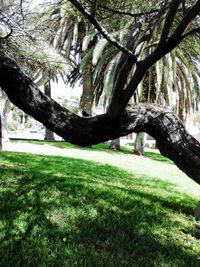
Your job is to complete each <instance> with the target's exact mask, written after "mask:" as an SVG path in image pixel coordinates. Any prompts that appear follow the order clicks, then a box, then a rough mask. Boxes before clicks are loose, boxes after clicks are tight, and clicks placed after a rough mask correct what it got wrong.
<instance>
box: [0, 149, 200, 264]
mask: <svg viewBox="0 0 200 267" xmlns="http://www.w3.org/2000/svg"><path fill="white" fill-rule="evenodd" d="M153 156H154V159H155V160H160V159H159V156H158V157H157V158H156V156H155V155H153ZM163 164H168V165H169V167H170V164H171V163H168V162H165V161H164V162H163ZM160 173H161V174H160V175H162V170H160ZM196 201H197V199H195V198H193V197H192V196H189V195H187V194H184V193H182V192H180V191H178V189H177V187H176V186H175V185H173V184H172V183H171V184H170V183H169V182H165V181H163V180H162V179H161V180H160V179H155V178H154V177H150V176H139V175H137V176H133V175H132V174H129V173H127V172H125V171H121V170H119V169H117V168H114V167H111V166H108V165H102V164H97V163H94V162H89V161H84V160H77V159H71V158H64V157H47V156H36V155H28V154H23V153H8V152H4V153H3V157H2V158H1V159H0V239H1V240H0V266H2V267H8V266H9V267H11V266H12V267H18V266H19V267H23V266H24V267H25V266H26V267H29V266H33V267H43V266H45V267H51V266H55V267H61V266H69V267H73V266H77V267H82V266H85V267H92V266H94V267H96V266H102V267H107V266H108V267H109V266H115V267H117V266H138V267H145V266H147V267H150V266H155V267H162V266H171V267H176V266H177V267H178V266H180V267H183V266H185V267H191V266H196V267H199V266H200V240H199V239H200V229H199V228H196V227H195V221H194V218H193V209H194V207H195V205H196Z"/></svg>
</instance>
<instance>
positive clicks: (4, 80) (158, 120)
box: [0, 54, 200, 184]
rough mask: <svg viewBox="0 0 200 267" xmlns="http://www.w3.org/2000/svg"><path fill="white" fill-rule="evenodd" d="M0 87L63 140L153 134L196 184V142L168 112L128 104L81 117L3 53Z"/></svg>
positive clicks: (199, 167) (199, 176)
mask: <svg viewBox="0 0 200 267" xmlns="http://www.w3.org/2000/svg"><path fill="white" fill-rule="evenodd" d="M0 87H1V88H2V89H3V90H4V91H5V92H6V94H7V95H8V97H9V99H10V100H11V102H12V103H13V104H15V105H16V106H17V107H19V108H20V109H22V110H23V111H24V112H26V113H27V114H29V115H31V116H32V117H34V118H35V119H36V120H38V121H40V122H41V123H43V124H44V125H45V126H46V127H47V128H48V129H50V130H52V131H54V132H55V133H57V134H58V135H60V136H61V137H63V138H64V139H65V140H66V141H69V142H71V143H73V144H77V145H81V146H88V145H91V144H96V143H100V142H103V141H106V140H110V139H115V138H117V137H119V136H123V135H127V134H129V133H132V132H141V131H143V132H146V133H148V134H150V135H151V136H153V137H154V138H155V139H156V141H157V143H158V147H159V149H160V151H161V153H162V154H163V155H165V156H167V157H168V158H170V159H171V160H173V161H174V162H175V164H176V165H177V166H178V167H179V168H180V169H181V170H182V171H184V172H185V173H186V174H187V175H188V176H190V177H191V178H192V179H193V180H194V181H196V182H197V183H199V184H200V143H199V142H198V141H197V140H196V139H195V138H193V137H192V136H191V135H189V134H188V133H187V131H186V130H185V128H184V126H183V124H182V122H181V121H180V120H179V119H178V117H177V116H175V115H174V114H173V113H172V112H171V111H169V110H166V109H164V108H162V107H159V106H156V105H152V104H137V105H134V106H129V107H128V108H127V109H126V110H125V111H123V112H122V113H121V114H120V116H119V117H118V118H115V119H113V118H110V117H109V116H108V115H107V114H103V115H99V116H95V117H91V118H82V117H79V116H77V115H75V114H73V113H71V112H70V111H68V110H67V109H65V108H64V107H62V106H60V105H59V104H58V103H57V102H56V101H54V100H53V99H51V98H49V97H47V96H45V95H44V94H43V93H42V92H41V91H40V90H39V89H37V87H36V86H35V84H34V83H33V82H32V81H31V80H30V78H28V77H27V76H26V75H25V74H24V73H23V72H22V71H21V70H20V69H19V67H18V66H17V65H16V63H15V62H14V61H13V60H10V59H9V58H8V57H6V56H5V55H3V54H1V55H0Z"/></svg>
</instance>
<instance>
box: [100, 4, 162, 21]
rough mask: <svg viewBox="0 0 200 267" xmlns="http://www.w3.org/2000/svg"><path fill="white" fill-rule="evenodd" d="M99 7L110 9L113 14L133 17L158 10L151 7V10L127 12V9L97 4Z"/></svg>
mask: <svg viewBox="0 0 200 267" xmlns="http://www.w3.org/2000/svg"><path fill="white" fill-rule="evenodd" d="M99 7H100V8H102V9H104V10H107V11H111V12H113V13H115V14H119V15H125V16H126V15H127V16H130V17H134V18H137V17H141V16H146V15H151V14H154V13H156V12H158V10H157V9H153V10H150V11H146V12H140V13H132V12H127V11H123V10H120V9H115V8H111V7H107V6H104V5H99Z"/></svg>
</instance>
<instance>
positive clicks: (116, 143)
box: [109, 138, 120, 151]
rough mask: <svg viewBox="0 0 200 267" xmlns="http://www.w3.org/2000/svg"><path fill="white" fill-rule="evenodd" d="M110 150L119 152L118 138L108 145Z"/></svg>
mask: <svg viewBox="0 0 200 267" xmlns="http://www.w3.org/2000/svg"><path fill="white" fill-rule="evenodd" d="M109 148H110V149H112V150H116V151H120V138H116V139H113V140H112V141H111V143H110V145H109Z"/></svg>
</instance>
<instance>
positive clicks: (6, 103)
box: [1, 91, 11, 142]
mask: <svg viewBox="0 0 200 267" xmlns="http://www.w3.org/2000/svg"><path fill="white" fill-rule="evenodd" d="M1 95H2V101H1V109H2V110H1V112H2V114H1V134H2V140H3V141H4V142H8V141H9V137H8V114H9V112H10V110H11V102H10V100H9V99H8V97H7V95H6V94H5V92H3V91H1Z"/></svg>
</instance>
